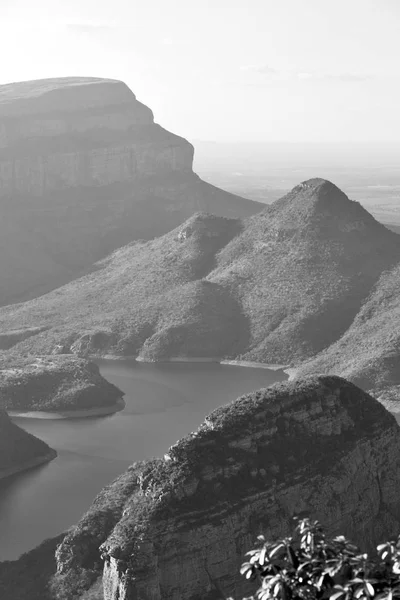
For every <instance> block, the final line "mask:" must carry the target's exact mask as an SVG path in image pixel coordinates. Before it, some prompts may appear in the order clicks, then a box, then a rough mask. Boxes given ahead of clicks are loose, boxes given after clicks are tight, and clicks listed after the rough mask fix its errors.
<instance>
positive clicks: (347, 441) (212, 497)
mask: <svg viewBox="0 0 400 600" xmlns="http://www.w3.org/2000/svg"><path fill="white" fill-rule="evenodd" d="M399 450H400V433H399V428H398V425H397V424H396V421H395V419H394V417H393V416H391V415H390V414H389V413H388V412H387V411H386V410H385V409H384V407H383V406H382V405H381V404H379V403H378V402H377V401H376V400H374V399H373V398H372V397H371V396H369V395H367V394H365V393H364V392H362V391H361V390H360V389H358V388H356V387H355V386H354V385H352V384H350V383H348V382H346V381H345V380H343V379H340V378H337V377H314V378H307V379H304V380H302V381H298V382H296V383H295V384H287V383H285V384H278V385H275V386H272V387H271V388H268V389H264V390H260V391H259V392H255V393H252V394H248V395H246V396H243V397H242V398H239V400H237V401H236V402H234V403H232V404H230V405H227V406H224V407H222V408H220V409H217V410H215V411H214V412H213V413H211V415H209V417H207V418H206V420H205V422H204V424H203V425H202V426H201V427H200V429H199V430H198V431H197V432H195V433H192V434H191V435H189V436H188V437H187V438H185V439H183V440H181V441H179V442H178V443H177V444H175V445H174V446H173V447H171V448H170V450H169V452H168V454H166V455H165V457H164V459H154V460H151V461H147V462H144V463H137V464H134V465H133V466H132V467H131V468H130V469H129V470H128V472H127V473H125V474H124V475H122V476H121V477H119V478H118V479H117V480H116V481H115V482H114V483H113V484H111V485H110V486H108V487H107V488H105V489H104V490H103V492H101V493H100V494H99V496H98V497H97V498H96V500H95V501H94V503H93V505H92V507H91V509H90V510H89V511H88V513H87V514H86V515H85V516H84V517H83V518H82V520H81V521H80V523H79V524H78V525H77V526H76V527H74V528H73V529H72V530H71V531H70V532H69V533H68V534H67V536H66V537H65V539H64V540H63V542H62V543H61V545H60V546H59V548H58V550H57V554H56V556H57V564H58V575H57V576H56V579H55V583H56V585H58V586H59V589H60V587H61V588H62V586H63V585H70V586H71V582H77V581H78V582H79V581H81V582H82V581H86V586H88V585H90V583H88V582H90V581H92V582H93V581H95V580H96V578H97V577H98V576H99V574H100V572H101V561H100V560H99V553H101V556H102V559H103V562H104V566H103V585H104V598H105V600H117V599H118V600H136V599H137V598H141V599H142V600H146V599H152V600H157V599H160V600H161V598H162V599H163V600H165V599H168V598H171V599H178V598H179V599H182V600H189V599H193V600H194V599H195V598H196V599H197V598H212V597H222V594H223V595H224V596H225V597H227V596H230V595H233V596H234V597H236V598H239V597H242V595H243V594H247V593H248V592H249V588H246V585H245V582H243V578H242V577H240V575H239V567H240V564H241V562H242V561H243V557H244V553H245V552H246V551H247V550H249V549H250V548H251V547H252V545H253V543H254V540H255V537H256V535H258V534H259V533H260V532H263V533H264V534H265V535H266V536H268V537H275V536H281V535H285V534H287V533H288V531H289V530H290V527H291V518H292V517H293V516H294V515H296V514H297V515H301V514H308V515H310V516H312V517H316V518H318V519H319V520H321V521H322V522H323V523H324V524H326V526H327V528H328V530H330V532H331V533H343V532H346V534H348V535H349V536H350V537H351V538H353V539H354V540H355V541H356V542H357V543H359V544H362V545H363V546H364V547H370V546H371V545H372V544H373V543H375V542H378V540H382V539H384V538H385V536H388V535H392V534H393V532H394V531H397V530H398V529H399V528H400V506H399V503H398V494H399V492H400V482H399V481H398V478H397V473H398V469H399V467H400V453H399ZM95 585H97V583H96V584H95ZM69 589H72V588H69Z"/></svg>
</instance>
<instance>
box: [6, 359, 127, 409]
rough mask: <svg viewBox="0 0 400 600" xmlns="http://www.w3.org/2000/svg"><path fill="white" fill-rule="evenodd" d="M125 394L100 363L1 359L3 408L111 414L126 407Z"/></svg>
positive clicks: (82, 360) (81, 360) (76, 360)
mask: <svg viewBox="0 0 400 600" xmlns="http://www.w3.org/2000/svg"><path fill="white" fill-rule="evenodd" d="M122 396H123V393H122V392H121V390H119V389H118V388H117V387H116V386H115V385H113V384H111V383H109V382H108V381H107V380H106V379H104V377H102V376H101V375H100V372H99V368H98V366H97V365H96V364H94V363H92V362H89V361H87V360H84V359H82V358H78V357H72V356H62V355H61V356H60V355H59V356H40V357H35V358H33V357H29V358H25V359H24V358H20V359H15V357H12V358H4V357H3V359H2V361H1V362H0V407H1V408H3V409H6V410H9V411H16V412H20V413H21V412H22V413H25V412H36V411H45V412H52V413H57V414H60V415H65V416H86V414H85V413H87V416H92V415H93V414H108V413H111V412H115V411H117V410H120V409H121V408H123V406H124V403H123V401H122Z"/></svg>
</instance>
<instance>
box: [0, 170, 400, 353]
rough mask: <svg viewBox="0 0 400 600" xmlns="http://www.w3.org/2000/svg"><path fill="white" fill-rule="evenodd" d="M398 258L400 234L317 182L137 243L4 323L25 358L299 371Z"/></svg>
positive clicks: (1, 319)
mask: <svg viewBox="0 0 400 600" xmlns="http://www.w3.org/2000/svg"><path fill="white" fill-rule="evenodd" d="M398 261H400V238H399V236H398V235H396V234H395V233H393V232H391V231H389V230H388V229H386V227H384V226H383V225H381V224H379V223H378V222H377V221H376V220H375V219H374V218H373V217H372V216H371V215H370V214H369V213H368V212H367V211H366V210H365V209H363V208H362V207H361V205H360V204H358V203H357V202H353V201H351V200H349V199H348V198H347V196H346V195H345V194H343V192H341V191H340V190H339V189H338V188H337V187H336V186H334V185H333V184H332V183H330V182H328V181H324V180H321V179H316V180H310V181H307V182H303V183H302V184H300V185H298V186H296V187H295V188H294V189H293V190H292V191H291V192H290V193H289V194H287V195H286V196H284V197H283V198H281V199H280V200H278V201H276V202H275V203H273V204H272V205H270V206H268V207H266V208H265V210H264V211H262V212H261V213H259V214H257V215H254V216H252V217H249V218H248V219H244V220H236V219H227V218H223V217H217V216H213V215H208V214H197V215H195V216H193V217H191V218H190V219H189V220H188V221H187V222H185V223H184V224H183V225H182V226H180V227H178V228H177V229H175V230H173V231H172V232H169V233H168V234H166V235H164V236H163V237H160V238H157V239H155V240H152V241H149V242H137V243H132V244H129V245H128V246H125V247H124V248H121V249H119V250H117V251H116V252H114V253H113V254H111V255H110V256H109V257H108V258H106V259H104V260H103V261H101V262H99V263H97V264H96V266H95V269H93V271H92V272H91V273H90V274H88V275H86V276H85V277H83V278H80V279H78V280H75V281H74V282H72V283H70V284H68V285H66V286H64V287H62V288H59V289H57V290H55V291H53V292H51V293H49V294H46V295H44V296H42V297H40V298H37V299H35V300H32V301H30V302H27V303H23V304H17V305H13V306H9V307H4V308H2V309H1V310H0V325H1V327H2V330H3V332H4V336H6V338H5V339H6V340H8V348H9V349H10V348H11V350H10V351H11V352H15V353H20V354H21V353H31V354H35V353H36V354H37V353H39V354H53V353H63V354H64V353H69V352H72V353H76V354H80V355H83V356H85V355H107V354H113V355H119V356H136V357H138V358H139V359H142V360H167V359H169V358H171V357H202V358H230V359H239V360H248V361H258V362H266V363H281V364H289V363H295V362H298V361H300V360H304V359H307V358H309V357H311V356H313V355H315V354H316V353H318V352H320V351H321V350H323V349H324V348H326V347H328V346H329V345H330V344H332V343H333V342H335V341H336V340H337V339H338V338H339V337H340V336H341V335H342V334H343V333H344V332H345V331H346V329H347V328H348V327H349V326H350V325H351V323H352V321H353V319H354V317H355V315H356V314H357V312H358V311H359V310H360V307H361V306H362V304H363V303H364V301H365V299H366V298H367V296H368V294H369V293H370V291H371V289H372V288H373V286H374V285H375V283H376V281H377V280H378V279H379V277H380V276H381V274H382V272H383V271H385V270H387V269H389V268H390V267H393V265H394V264H396V263H397V262H398ZM15 330H17V331H19V334H18V335H19V336H20V337H16V335H14V336H13V332H14V331H15ZM22 338H24V339H22ZM10 340H11V341H10ZM0 343H1V338H0Z"/></svg>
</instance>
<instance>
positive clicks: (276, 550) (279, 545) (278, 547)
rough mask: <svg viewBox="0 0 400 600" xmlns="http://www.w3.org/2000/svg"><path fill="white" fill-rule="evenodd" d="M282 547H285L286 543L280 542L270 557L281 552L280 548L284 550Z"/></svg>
mask: <svg viewBox="0 0 400 600" xmlns="http://www.w3.org/2000/svg"><path fill="white" fill-rule="evenodd" d="M282 548H284V544H278V546H276V547H275V548H274V549H273V550H272V552H270V553H269V557H270V558H272V557H273V556H275V554H277V553H278V552H279V550H282Z"/></svg>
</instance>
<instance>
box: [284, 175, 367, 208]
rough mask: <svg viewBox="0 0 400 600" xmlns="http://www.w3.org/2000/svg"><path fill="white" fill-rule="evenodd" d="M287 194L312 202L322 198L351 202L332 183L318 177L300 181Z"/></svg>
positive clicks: (329, 200)
mask: <svg viewBox="0 0 400 600" xmlns="http://www.w3.org/2000/svg"><path fill="white" fill-rule="evenodd" d="M288 196H290V197H291V198H293V199H298V198H301V199H303V200H304V199H306V198H308V199H310V200H312V201H314V202H315V201H318V200H320V201H323V200H324V199H325V200H328V202H342V203H345V204H346V203H347V204H350V203H352V202H353V201H352V200H350V199H349V198H348V197H347V196H346V194H345V193H344V192H342V190H341V189H339V188H338V187H337V186H336V185H335V184H334V183H332V182H331V181H328V180H327V179H322V178H320V177H315V178H313V179H307V180H306V181H302V182H301V183H299V184H298V185H296V186H295V187H294V188H293V189H292V190H291V191H290V192H289V194H288ZM355 204H357V203H355Z"/></svg>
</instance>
